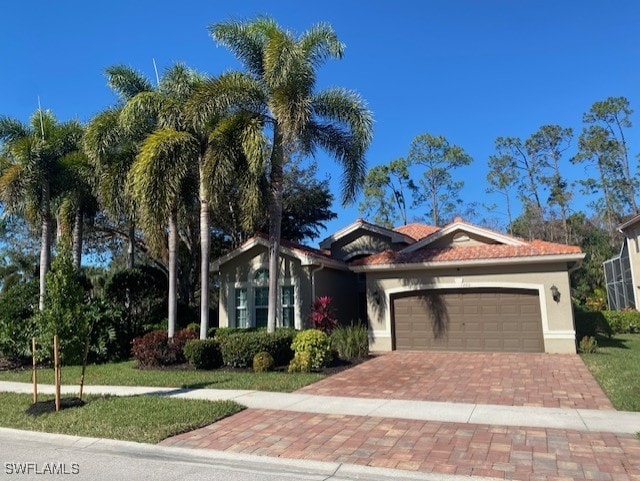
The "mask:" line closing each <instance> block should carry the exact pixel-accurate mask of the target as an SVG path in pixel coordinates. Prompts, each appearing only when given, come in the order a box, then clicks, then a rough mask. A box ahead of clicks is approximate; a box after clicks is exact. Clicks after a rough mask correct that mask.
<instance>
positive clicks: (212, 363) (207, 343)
mask: <svg viewBox="0 0 640 481" xmlns="http://www.w3.org/2000/svg"><path fill="white" fill-rule="evenodd" d="M183 351H184V357H185V358H186V359H187V361H189V364H191V365H192V366H193V367H195V368H196V369H217V368H219V367H220V366H222V354H220V345H219V344H218V341H216V340H215V339H191V340H189V341H187V342H186V344H185V345H184V350H183Z"/></svg>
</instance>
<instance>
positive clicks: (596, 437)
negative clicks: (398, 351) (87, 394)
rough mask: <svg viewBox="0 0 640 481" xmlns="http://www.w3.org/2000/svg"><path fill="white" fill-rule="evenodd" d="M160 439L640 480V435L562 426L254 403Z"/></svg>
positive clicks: (503, 473) (502, 473)
mask: <svg viewBox="0 0 640 481" xmlns="http://www.w3.org/2000/svg"><path fill="white" fill-rule="evenodd" d="M162 444H164V445H169V446H182V447H192V448H208V449H218V450H226V451H234V452H241V453H251V454H256V455H264V456H281V457H285V458H304V459H312V460H321V461H336V462H344V463H353V464H361V465H369V466H378V467H387V468H396V469H404V470H411V471H422V472H435V473H451V474H462V475H477V476H489V477H497V478H506V479H515V480H523V481H533V480H557V479H569V478H571V479H592V480H602V481H623V480H636V481H637V480H640V440H638V439H636V438H634V437H633V436H630V435H613V434H606V433H588V432H579V431H566V430H558V429H539V428H513V427H501V426H485V425H474V424H458V423H442V422H433V421H407V420H399V419H389V418H376V417H366V416H345V415H326V414H309V413H295V412H290V411H276V410H259V409H249V410H246V411H243V412H241V413H239V414H237V415H235V416H232V417H230V418H227V419H224V420H222V421H219V422H217V423H215V424H212V425H210V426H207V427H205V428H202V429H198V430H196V431H193V432H190V433H185V434H181V435H178V436H175V437H172V438H169V439H167V440H165V441H163V442H162Z"/></svg>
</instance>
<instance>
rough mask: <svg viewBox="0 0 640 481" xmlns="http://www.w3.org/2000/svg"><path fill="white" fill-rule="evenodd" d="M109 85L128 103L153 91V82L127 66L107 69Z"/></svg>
mask: <svg viewBox="0 0 640 481" xmlns="http://www.w3.org/2000/svg"><path fill="white" fill-rule="evenodd" d="M105 75H106V76H107V83H108V85H109V87H111V89H113V90H114V91H115V92H116V93H117V94H118V95H119V96H120V97H121V99H122V100H123V101H125V102H126V101H127V100H130V99H132V98H133V97H135V96H136V95H138V94H139V93H142V92H149V91H151V90H153V86H152V85H151V82H149V80H147V79H146V78H145V76H144V75H142V74H141V73H140V72H138V71H137V70H134V69H133V68H131V67H129V66H127V65H113V66H111V67H108V68H106V69H105Z"/></svg>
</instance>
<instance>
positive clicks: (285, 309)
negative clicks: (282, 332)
mask: <svg viewBox="0 0 640 481" xmlns="http://www.w3.org/2000/svg"><path fill="white" fill-rule="evenodd" d="M293 292H294V291H293V286H282V325H283V326H284V327H295V300H294V296H293Z"/></svg>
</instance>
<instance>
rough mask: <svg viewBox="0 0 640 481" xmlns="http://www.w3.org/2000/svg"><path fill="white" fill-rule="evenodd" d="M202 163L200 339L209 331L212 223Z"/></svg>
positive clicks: (205, 336) (204, 337)
mask: <svg viewBox="0 0 640 481" xmlns="http://www.w3.org/2000/svg"><path fill="white" fill-rule="evenodd" d="M203 176H204V174H203V172H202V162H201V163H200V339H206V338H207V331H208V330H209V252H210V230H211V226H210V221H209V200H208V197H209V196H208V192H207V188H206V185H205V182H204V177H203Z"/></svg>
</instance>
